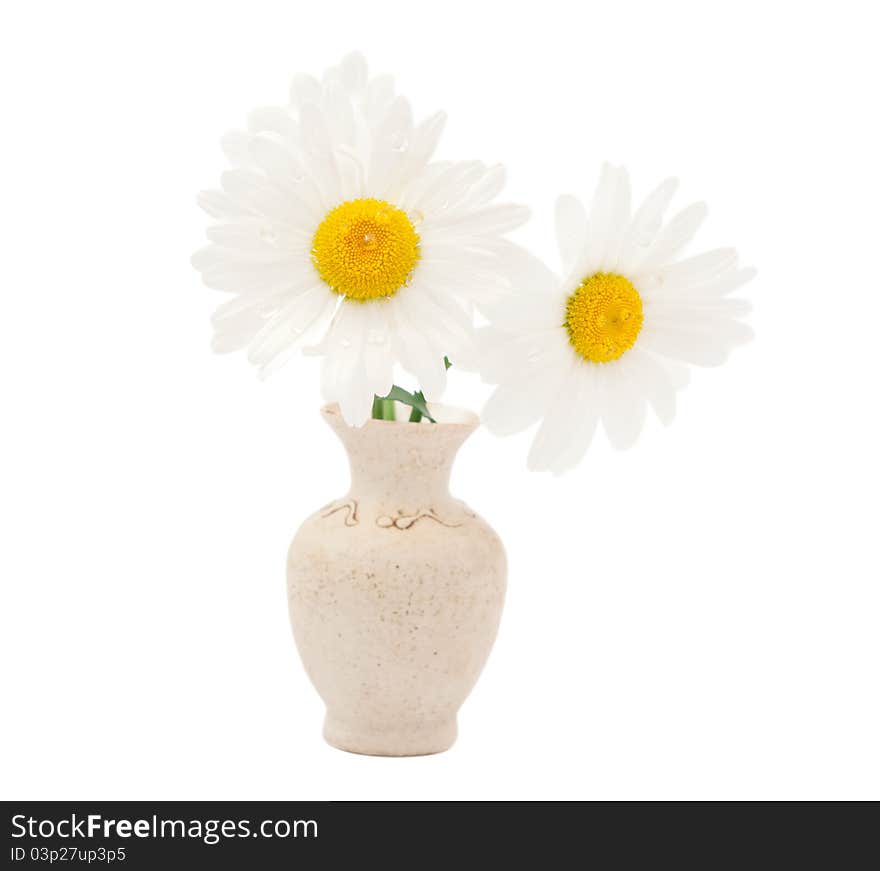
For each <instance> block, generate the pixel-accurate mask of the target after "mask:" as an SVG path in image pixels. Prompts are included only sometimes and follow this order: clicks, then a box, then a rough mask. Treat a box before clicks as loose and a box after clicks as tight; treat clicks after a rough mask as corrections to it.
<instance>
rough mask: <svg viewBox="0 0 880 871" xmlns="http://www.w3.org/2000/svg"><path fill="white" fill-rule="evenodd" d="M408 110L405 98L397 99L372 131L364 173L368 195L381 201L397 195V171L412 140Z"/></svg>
mask: <svg viewBox="0 0 880 871" xmlns="http://www.w3.org/2000/svg"><path fill="white" fill-rule="evenodd" d="M412 124H413V121H412V109H411V108H410V105H409V101H408V100H407V99H406V98H405V97H397V98H396V99H395V100H394V101H393V102H392V103H391V105H390V106H389V108H388V111H387V112H386V113H385V117H384V118H383V119H382V121H381V123H380V124H379V126H378V127H377V129H376V132H375V134H374V138H373V150H372V153H371V154H370V164H369V167H368V169H367V185H368V187H369V190H370V192H371V193H372V194H373V195H374V196H377V197H380V198H382V199H389V198H391V197H393V195H394V194H396V193H398V192H399V190H398V186H399V183H400V168H401V166H402V165H403V161H404V159H405V153H406V148H407V147H408V145H409V142H410V137H411V136H412Z"/></svg>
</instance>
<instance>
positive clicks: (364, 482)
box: [323, 406, 476, 511]
mask: <svg viewBox="0 0 880 871" xmlns="http://www.w3.org/2000/svg"><path fill="white" fill-rule="evenodd" d="M323 414H324V418H325V420H327V422H328V424H329V425H330V426H331V428H332V429H333V431H334V432H335V433H336V434H337V436H339V439H340V440H341V441H342V443H343V445H344V446H345V450H346V452H347V453H348V459H349V465H350V468H351V490H350V493H349V496H350V498H353V499H357V500H360V501H363V502H369V503H372V504H373V505H375V506H377V507H379V508H382V509H384V510H388V511H419V510H422V509H428V508H431V507H439V506H440V505H442V504H444V503H446V502H447V501H448V500H449V499H450V498H451V497H450V495H449V476H450V473H451V471H452V464H453V462H454V461H455V456H456V453H457V452H458V449H459V447H461V445H462V443H463V442H464V441H465V439H466V438H467V437H468V436H469V435H470V434H471V433H472V432H473V430H474V429H475V427H476V419H474V418H465V419H464V421H465V422H456V423H443V422H439V423H436V424H432V423H403V422H393V421H383V420H370V421H367V423H366V424H364V426H362V427H358V428H355V427H349V426H347V425H346V424H345V422H344V421H343V420H342V418H341V416H340V414H339V412H338V411H337V410H336V409H335V407H332V406H331V407H329V408H325V409H324V410H323Z"/></svg>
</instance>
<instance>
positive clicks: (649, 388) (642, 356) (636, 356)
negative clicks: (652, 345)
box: [626, 348, 686, 426]
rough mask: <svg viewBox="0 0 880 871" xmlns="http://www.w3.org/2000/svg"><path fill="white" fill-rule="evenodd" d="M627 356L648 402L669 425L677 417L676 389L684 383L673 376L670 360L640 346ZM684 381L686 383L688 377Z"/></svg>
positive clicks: (663, 422)
mask: <svg viewBox="0 0 880 871" xmlns="http://www.w3.org/2000/svg"><path fill="white" fill-rule="evenodd" d="M626 356H627V358H628V359H627V362H628V363H629V365H630V371H631V373H632V375H633V378H634V379H635V381H636V382H637V383H638V385H639V387H640V389H641V390H642V392H643V394H644V396H645V398H646V399H647V400H648V404H649V405H650V406H651V408H652V409H653V410H654V413H655V414H656V415H657V418H658V419H659V420H660V422H661V423H662V424H663V425H664V426H668V425H669V424H670V423H672V420H673V418H674V417H675V403H676V391H677V389H680V388H681V387H684V384H683V383H681V380H680V379H679V381H678V382H676V380H674V379H673V377H671V375H672V370H671V368H670V364H669V362H668V361H665V360H661V359H659V358H657V357H655V356H653V355H652V354H650V353H648V352H646V351H642V350H639V349H638V348H633V349H631V350H630V351H628V352H627V354H626ZM684 381H685V383H686V379H684Z"/></svg>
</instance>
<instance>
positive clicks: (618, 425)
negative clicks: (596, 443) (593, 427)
mask: <svg viewBox="0 0 880 871" xmlns="http://www.w3.org/2000/svg"><path fill="white" fill-rule="evenodd" d="M600 368H601V372H600V376H601V378H602V382H603V383H602V412H601V415H602V426H603V428H604V429H605V433H606V435H607V436H608V440H609V441H610V442H611V444H612V446H613V447H615V448H616V449H617V450H625V449H626V448H630V447H632V446H633V445H634V444H635V442H636V440H637V439H638V437H639V433H640V432H641V431H642V427H643V425H644V422H645V408H646V400H645V396H644V394H643V393H641V392H639V390H638V389H637V386H636V382H635V380H634V379H633V377H632V374H631V373H630V371H629V367H628V365H627V362H626V355H624V357H621V358H620V359H619V360H614V361H612V362H611V363H603V364H601V367H600Z"/></svg>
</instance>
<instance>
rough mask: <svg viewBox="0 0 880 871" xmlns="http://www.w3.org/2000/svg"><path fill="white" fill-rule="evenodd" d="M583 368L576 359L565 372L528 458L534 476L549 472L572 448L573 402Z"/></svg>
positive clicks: (536, 434)
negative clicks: (568, 449) (566, 451)
mask: <svg viewBox="0 0 880 871" xmlns="http://www.w3.org/2000/svg"><path fill="white" fill-rule="evenodd" d="M578 367H579V364H578V363H577V362H576V361H575V360H574V359H572V360H571V361H570V363H569V365H568V367H567V368H566V369H564V370H563V378H562V380H561V382H560V386H559V388H558V389H557V391H556V395H555V396H553V397H551V402H550V405H549V407H548V410H547V413H546V415H545V416H544V420H543V421H542V422H541V425H540V426H539V427H538V431H537V432H536V433H535V439H534V441H533V442H532V446H531V449H530V450H529V455H528V458H527V461H526V462H527V465H528V467H529V469H531V470H532V471H533V472H541V471H546V470H548V469H550V468H552V467H553V465H554V464H555V463H557V462H558V460H559V457H560V455H561V454H563V453H564V451H565V450H566V448H568V447H569V445H570V438H571V426H570V424H571V407H570V398H571V395H572V393H574V391H575V390H576V388H577V386H578V385H579V380H578V375H579V374H580V372H579V369H578Z"/></svg>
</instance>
